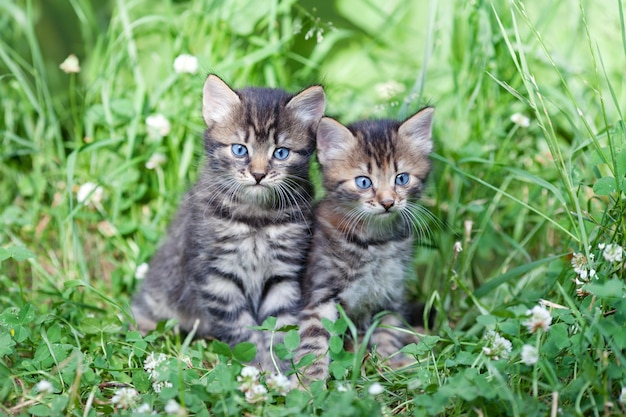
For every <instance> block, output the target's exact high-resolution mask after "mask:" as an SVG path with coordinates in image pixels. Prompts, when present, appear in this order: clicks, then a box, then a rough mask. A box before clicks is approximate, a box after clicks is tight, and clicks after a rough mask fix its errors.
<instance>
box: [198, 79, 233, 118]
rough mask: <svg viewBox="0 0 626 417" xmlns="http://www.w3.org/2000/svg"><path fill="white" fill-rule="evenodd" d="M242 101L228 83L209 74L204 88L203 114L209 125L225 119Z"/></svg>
mask: <svg viewBox="0 0 626 417" xmlns="http://www.w3.org/2000/svg"><path fill="white" fill-rule="evenodd" d="M239 103H241V100H240V99H239V96H238V95H237V93H236V92H235V91H233V90H232V89H231V88H230V87H229V86H228V84H226V83H225V82H224V81H222V80H221V79H220V78H219V77H217V76H215V75H209V77H208V78H207V80H206V82H205V83H204V88H203V90H202V116H203V117H204V121H205V123H206V124H207V125H209V124H212V123H216V122H217V123H219V122H221V121H223V120H224V119H225V118H226V117H227V116H228V115H229V114H230V113H231V112H232V111H233V109H234V108H235V107H236V106H238V105H239Z"/></svg>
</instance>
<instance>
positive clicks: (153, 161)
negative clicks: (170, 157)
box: [146, 152, 167, 169]
mask: <svg viewBox="0 0 626 417" xmlns="http://www.w3.org/2000/svg"><path fill="white" fill-rule="evenodd" d="M166 161H167V158H166V157H165V155H163V154H162V153H158V152H157V153H155V154H153V155H152V156H151V157H150V159H148V162H146V168H148V169H156V167H160V166H161V165H163V164H164V163H165V162H166Z"/></svg>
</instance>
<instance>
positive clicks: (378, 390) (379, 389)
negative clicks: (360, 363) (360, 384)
mask: <svg viewBox="0 0 626 417" xmlns="http://www.w3.org/2000/svg"><path fill="white" fill-rule="evenodd" d="M367 392H368V393H369V394H370V395H378V394H382V393H383V392H385V388H383V386H382V385H381V384H380V383H379V382H374V383H373V384H372V385H370V387H369V388H368V389H367Z"/></svg>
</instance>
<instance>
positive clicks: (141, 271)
mask: <svg viewBox="0 0 626 417" xmlns="http://www.w3.org/2000/svg"><path fill="white" fill-rule="evenodd" d="M148 269H150V267H149V266H148V264H147V263H145V262H144V263H142V264H140V265H139V266H138V267H137V269H135V278H137V279H144V278H145V277H146V275H148ZM148 356H150V355H148ZM146 360H148V359H146ZM145 366H146V365H145V362H144V367H145Z"/></svg>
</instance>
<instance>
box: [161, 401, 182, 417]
mask: <svg viewBox="0 0 626 417" xmlns="http://www.w3.org/2000/svg"><path fill="white" fill-rule="evenodd" d="M163 410H164V411H165V412H166V413H167V414H178V412H179V411H180V404H178V402H177V401H176V400H174V399H172V398H170V399H169V400H167V403H166V404H165V408H164V409H163Z"/></svg>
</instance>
